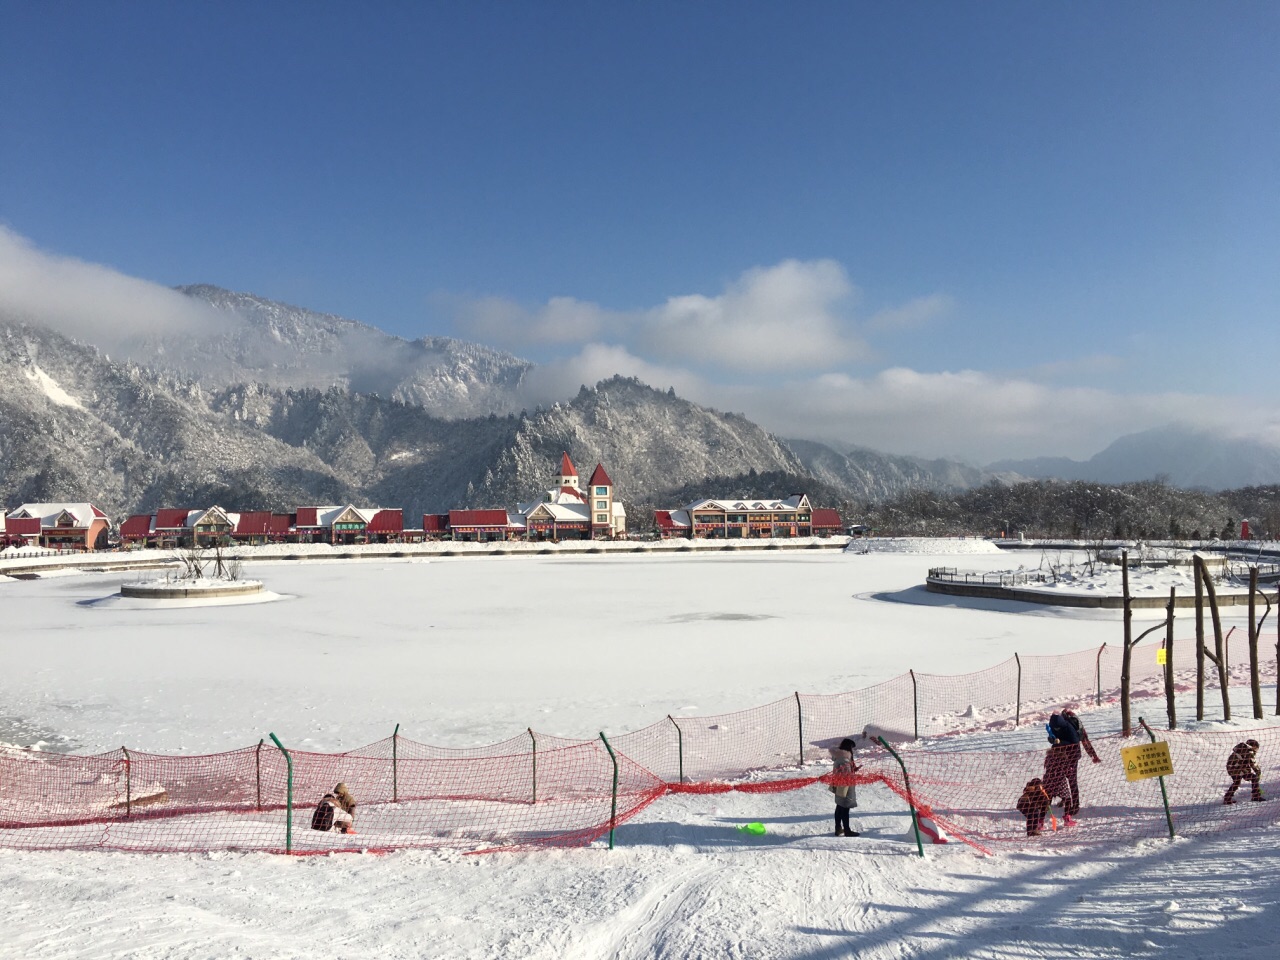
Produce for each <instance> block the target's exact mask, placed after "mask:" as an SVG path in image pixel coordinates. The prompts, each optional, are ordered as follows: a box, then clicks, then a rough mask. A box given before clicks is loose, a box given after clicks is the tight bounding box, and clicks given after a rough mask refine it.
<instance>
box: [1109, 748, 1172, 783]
mask: <svg viewBox="0 0 1280 960" xmlns="http://www.w3.org/2000/svg"><path fill="white" fill-rule="evenodd" d="M1120 762H1121V763H1123V764H1124V777H1125V779H1126V780H1147V779H1149V778H1151V777H1169V776H1172V775H1173V757H1171V756H1170V755H1169V744H1167V743H1165V742H1164V741H1163V740H1157V741H1156V742H1155V743H1143V744H1139V745H1138V746H1136V747H1121V748H1120Z"/></svg>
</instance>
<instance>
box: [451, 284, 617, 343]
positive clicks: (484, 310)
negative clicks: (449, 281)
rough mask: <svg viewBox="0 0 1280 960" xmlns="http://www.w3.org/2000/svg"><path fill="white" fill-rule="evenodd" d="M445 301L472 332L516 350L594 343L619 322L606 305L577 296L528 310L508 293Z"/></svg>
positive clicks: (554, 300)
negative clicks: (578, 298) (549, 345)
mask: <svg viewBox="0 0 1280 960" xmlns="http://www.w3.org/2000/svg"><path fill="white" fill-rule="evenodd" d="M443 303H444V306H445V307H446V309H451V310H452V312H453V314H454V322H455V323H456V324H458V325H459V326H460V327H461V328H462V329H464V330H465V331H466V332H467V334H468V336H470V337H472V338H474V339H476V340H478V341H480V342H481V343H487V344H495V345H500V346H502V347H505V348H507V349H514V350H522V349H524V348H526V347H529V346H536V345H541V344H566V343H568V344H584V343H590V342H591V341H593V340H595V339H596V338H597V337H598V336H599V335H600V333H601V332H602V331H603V330H605V328H606V327H612V326H615V325H616V324H615V321H614V315H613V314H611V313H609V312H608V311H606V310H605V309H604V308H602V307H600V306H598V305H596V304H594V303H589V302H587V301H585V300H577V299H574V298H573V297H552V298H551V299H550V300H548V301H547V303H546V305H545V306H543V307H540V308H539V309H537V310H526V309H525V308H524V307H522V306H520V304H518V303H516V302H515V301H514V300H508V299H506V298H504V297H481V298H480V299H477V300H463V299H458V298H448V300H446V301H443Z"/></svg>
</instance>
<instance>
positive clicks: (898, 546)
mask: <svg viewBox="0 0 1280 960" xmlns="http://www.w3.org/2000/svg"><path fill="white" fill-rule="evenodd" d="M845 551H846V552H848V553H907V554H917V555H920V556H930V557H939V556H952V555H954V554H994V553H1000V552H1001V551H1000V548H999V547H998V546H997V545H996V544H995V543H993V542H992V541H990V540H986V539H984V538H982V537H867V538H864V539H855V540H850V541H849V544H848V545H847V546H846V547H845Z"/></svg>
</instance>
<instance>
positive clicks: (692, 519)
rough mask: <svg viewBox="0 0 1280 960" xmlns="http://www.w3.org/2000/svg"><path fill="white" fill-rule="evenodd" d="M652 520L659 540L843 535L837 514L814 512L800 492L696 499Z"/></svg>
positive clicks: (661, 512) (655, 513) (663, 511)
mask: <svg viewBox="0 0 1280 960" xmlns="http://www.w3.org/2000/svg"><path fill="white" fill-rule="evenodd" d="M653 520H654V527H655V528H656V529H657V532H658V535H659V536H661V537H709V538H716V539H718V538H725V539H735V538H744V537H810V536H819V537H825V536H832V535H838V534H840V533H842V532H843V525H842V523H841V521H840V514H839V513H838V512H837V511H835V510H826V509H822V508H819V509H816V510H815V509H814V508H813V507H812V506H811V505H810V503H809V498H808V497H807V496H805V495H804V494H802V493H801V494H796V495H795V496H793V497H787V498H786V499H785V500H773V499H760V500H755V499H748V500H715V499H705V500H695V501H694V502H693V503H690V504H687V505H685V506H684V507H682V508H681V509H679V510H657V511H655V512H654V517H653Z"/></svg>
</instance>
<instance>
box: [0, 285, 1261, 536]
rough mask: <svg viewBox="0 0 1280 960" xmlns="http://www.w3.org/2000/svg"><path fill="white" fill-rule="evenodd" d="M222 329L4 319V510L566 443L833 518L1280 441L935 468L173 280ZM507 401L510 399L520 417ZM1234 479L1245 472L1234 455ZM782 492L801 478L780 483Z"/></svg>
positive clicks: (1221, 455) (468, 497)
mask: <svg viewBox="0 0 1280 960" xmlns="http://www.w3.org/2000/svg"><path fill="white" fill-rule="evenodd" d="M179 289H180V290H181V291H182V292H183V293H184V294H186V295H187V296H190V297H194V298H198V299H200V300H201V301H202V302H204V303H208V304H211V305H212V306H214V307H215V308H217V309H219V310H224V311H227V313H228V314H229V315H231V316H232V317H233V318H234V320H233V322H232V323H230V324H228V325H226V326H225V327H220V328H219V329H218V330H213V331H210V332H209V333H208V334H207V335H204V336H198V335H197V336H187V337H176V336H174V337H161V338H155V339H152V340H149V341H148V340H141V339H137V340H134V341H133V342H131V343H130V344H129V352H130V355H131V356H132V357H133V358H134V359H131V360H124V361H122V360H120V359H116V360H111V359H109V358H108V357H107V356H105V355H104V354H103V353H102V352H101V351H99V350H97V349H95V348H94V347H93V346H91V345H88V344H84V343H80V342H77V341H73V340H69V339H67V338H66V337H63V336H61V335H59V334H57V333H54V332H52V331H50V330H48V329H45V328H42V327H32V326H28V325H24V324H23V323H22V322H21V321H20V319H18V318H14V317H5V316H0V363H3V364H4V366H5V369H7V370H10V371H13V372H14V374H15V375H13V376H8V377H3V378H0V503H7V504H10V505H11V504H13V503H15V502H21V501H43V500H55V499H56V500H63V499H66V500H91V501H94V502H96V503H98V504H99V505H100V506H101V507H103V509H106V510H107V511H108V512H110V513H112V514H113V515H115V516H117V517H118V516H122V515H124V514H125V513H128V512H131V511H134V510H150V509H154V508H156V507H160V506H193V505H201V504H209V503H219V504H220V505H222V506H224V507H226V508H228V509H248V508H270V509H285V508H289V507H293V506H297V505H299V504H306V503H318V502H361V503H364V504H366V505H377V506H391V507H403V508H405V510H406V512H407V517H408V518H410V522H414V520H413V519H412V518H414V516H415V515H416V514H420V513H422V512H438V511H442V510H446V509H449V508H451V507H463V506H488V507H492V506H511V505H514V504H515V503H518V502H521V501H525V500H528V499H529V498H531V497H535V496H537V495H538V493H539V491H541V490H543V489H545V485H546V483H547V482H548V481H549V479H550V477H551V473H552V470H553V468H554V467H555V465H556V463H557V462H558V459H559V456H560V453H561V451H568V452H569V453H570V455H571V456H572V457H573V458H574V460H575V461H576V462H577V464H578V466H579V468H580V469H581V470H583V471H589V470H590V469H591V468H592V467H593V466H594V464H595V463H596V462H603V463H604V464H605V465H606V466H607V468H608V470H609V472H610V474H611V475H612V477H613V479H614V481H615V484H616V486H617V491H618V495H619V498H620V499H621V500H622V502H623V503H624V504H626V505H628V506H629V507H630V508H632V509H633V510H637V511H639V512H638V514H637V515H636V516H634V517H633V520H632V523H633V526H636V525H639V526H644V525H645V524H646V523H647V522H648V518H647V517H646V516H644V513H645V511H647V510H649V509H652V508H653V507H670V506H681V505H682V504H683V502H684V499H682V498H690V494H691V493H693V492H696V495H707V496H715V495H725V494H724V490H722V489H720V488H721V487H723V488H725V489H731V490H733V491H736V493H735V495H738V494H741V495H744V496H745V495H748V494H751V493H752V492H753V491H754V495H756V496H766V495H778V496H785V495H789V494H791V493H799V492H809V491H815V492H817V493H818V494H819V496H820V497H821V498H823V499H824V500H826V501H828V502H826V503H824V504H823V505H832V506H834V505H837V504H839V505H841V506H842V507H843V508H844V509H845V510H846V512H847V513H850V514H852V515H856V514H857V513H861V512H866V511H867V510H868V509H869V508H870V507H871V506H872V505H873V504H878V503H884V502H886V501H888V500H892V499H894V498H902V497H904V496H908V495H910V494H912V493H913V492H917V491H924V490H928V491H936V492H938V493H940V494H942V495H946V494H950V493H959V492H963V491H967V490H973V489H975V488H981V487H984V486H989V485H990V484H992V483H997V484H1006V485H1007V484H1012V483H1016V482H1018V481H1019V480H1021V479H1023V478H1024V477H1028V476H1031V477H1035V476H1057V477H1062V478H1064V479H1076V478H1079V477H1081V476H1088V477H1090V478H1095V477H1096V478H1098V479H1101V480H1103V481H1105V482H1116V483H1119V482H1124V481H1126V480H1132V479H1144V478H1150V477H1152V476H1157V475H1161V474H1163V475H1165V476H1166V477H1168V479H1169V481H1170V482H1172V483H1174V484H1176V485H1178V486H1206V487H1219V488H1220V487H1224V486H1242V485H1245V484H1249V483H1252V484H1255V485H1259V486H1264V485H1266V484H1268V483H1271V482H1273V481H1274V480H1275V479H1276V478H1277V477H1280V453H1278V452H1276V451H1274V450H1271V449H1270V448H1266V447H1264V446H1263V445H1261V444H1256V443H1249V442H1246V441H1232V440H1223V439H1221V438H1218V437H1216V436H1213V435H1210V434H1204V433H1195V432H1194V431H1188V430H1185V429H1183V428H1167V429H1166V430H1164V431H1148V432H1147V433H1145V434H1135V435H1133V436H1131V437H1126V438H1121V440H1118V441H1116V443H1115V444H1113V445H1112V446H1111V447H1109V448H1108V449H1107V450H1105V451H1103V452H1102V453H1100V454H1099V455H1098V456H1097V457H1094V458H1093V459H1092V460H1091V461H1088V462H1087V463H1079V462H1075V461H1070V460H1065V459H1042V460H1038V461H1003V462H1001V463H997V464H992V465H991V466H990V467H988V468H987V469H985V470H984V469H980V468H976V467H972V466H968V465H965V464H961V463H956V462H953V461H948V460H926V459H922V458H917V457H902V456H891V455H888V454H882V453H877V452H875V451H872V450H866V449H863V448H851V449H847V450H846V451H841V450H837V449H835V448H833V447H831V446H829V445H826V444H821V443H816V442H814V441H809V440H802V439H793V440H782V439H780V438H778V437H776V436H773V435H772V434H770V433H769V432H768V431H767V430H765V429H763V428H762V427H760V426H759V425H757V424H755V423H753V422H751V421H750V420H748V419H746V418H745V417H743V416H741V415H738V414H732V413H721V412H719V411H716V410H712V409H709V408H706V407H702V406H699V405H698V404H696V403H692V402H690V401H688V400H685V399H683V398H679V397H677V396H676V395H675V393H674V391H670V390H668V391H666V392H662V391H659V390H654V389H652V388H650V387H648V386H645V385H644V384H642V383H640V382H639V381H638V380H635V379H632V378H625V377H619V376H614V377H611V378H609V379H607V380H604V381H601V382H600V383H598V384H597V385H596V386H594V387H583V388H582V389H581V390H580V391H579V393H578V395H577V396H575V397H573V398H571V399H565V400H563V401H561V402H557V403H553V404H552V405H551V407H550V409H542V408H540V407H537V408H535V409H534V410H533V412H532V413H530V412H528V411H526V410H524V409H521V401H520V397H521V394H522V390H521V388H522V385H523V384H524V383H525V382H526V377H527V376H528V375H529V373H530V371H531V370H532V369H533V366H532V364H530V363H529V362H528V361H525V360H521V359H519V358H517V357H513V356H511V355H509V354H505V353H502V352H500V351H495V350H490V349H489V348H487V347H484V346H481V345H478V344H470V343H465V342H462V341H459V340H454V339H451V338H447V337H424V338H422V339H421V340H416V341H406V340H403V339H401V338H398V337H392V336H389V335H387V334H385V333H383V332H381V331H379V330H376V329H374V328H373V327H370V326H367V325H365V324H361V323H358V322H356V321H353V320H348V319H345V318H342V317H338V316H334V315H332V314H323V313H317V312H315V311H311V310H306V309H303V308H299V307H291V306H288V305H285V304H278V303H274V302H272V301H269V300H265V299H263V298H261V297H255V296H252V295H249V294H240V293H233V292H231V291H227V290H223V289H221V288H218V287H211V286H205V285H202V286H191V287H182V288H179ZM517 411H518V412H517ZM1242 465H1243V466H1247V467H1249V470H1246V471H1244V472H1243V473H1242V472H1241V469H1240V468H1241V467H1242ZM788 485H794V487H795V489H787V487H788Z"/></svg>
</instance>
